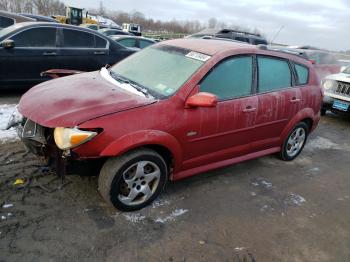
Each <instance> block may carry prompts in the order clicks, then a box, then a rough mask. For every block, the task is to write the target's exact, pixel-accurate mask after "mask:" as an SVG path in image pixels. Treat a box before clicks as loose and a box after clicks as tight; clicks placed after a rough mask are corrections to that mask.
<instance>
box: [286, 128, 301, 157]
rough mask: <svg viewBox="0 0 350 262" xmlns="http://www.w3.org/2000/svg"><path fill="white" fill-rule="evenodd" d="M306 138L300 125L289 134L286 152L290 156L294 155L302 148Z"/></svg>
mask: <svg viewBox="0 0 350 262" xmlns="http://www.w3.org/2000/svg"><path fill="white" fill-rule="evenodd" d="M305 139H306V133H305V130H304V129H303V128H301V127H299V128H297V129H295V130H294V131H293V133H292V134H291V135H290V136H289V139H288V142H287V154H288V156H290V157H294V156H296V155H297V154H298V153H299V152H300V150H301V149H302V147H303V145H304V143H305Z"/></svg>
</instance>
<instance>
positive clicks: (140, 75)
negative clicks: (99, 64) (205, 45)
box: [111, 45, 210, 98]
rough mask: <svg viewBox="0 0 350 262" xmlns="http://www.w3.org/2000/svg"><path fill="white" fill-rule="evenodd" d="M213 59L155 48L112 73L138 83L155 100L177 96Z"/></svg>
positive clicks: (141, 53) (139, 53) (123, 64)
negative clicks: (175, 94) (186, 83)
mask: <svg viewBox="0 0 350 262" xmlns="http://www.w3.org/2000/svg"><path fill="white" fill-rule="evenodd" d="M193 54H197V55H193ZM209 58H210V57H209V56H207V55H203V54H199V53H196V52H191V51H189V50H185V49H182V48H177V47H171V46H166V45H160V46H152V47H148V48H145V49H143V50H141V51H139V52H138V53H135V54H134V55H132V56H130V57H128V58H126V59H125V60H123V61H121V62H119V63H118V64H116V65H115V66H113V67H112V68H111V73H112V76H113V74H116V75H119V76H121V77H123V78H124V79H127V80H130V81H132V82H134V83H137V84H138V85H140V86H142V87H143V88H145V89H147V90H148V92H149V93H150V94H152V95H153V96H154V97H158V98H164V97H169V96H171V95H173V94H174V93H175V92H176V91H177V90H178V89H179V88H180V87H181V86H182V85H183V84H184V83H185V82H186V81H187V80H188V79H189V78H190V77H191V76H192V75H193V74H194V73H195V72H196V71H197V70H198V69H199V68H200V67H201V66H202V65H203V64H204V61H206V60H208V59H209Z"/></svg>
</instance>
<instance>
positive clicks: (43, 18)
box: [20, 13, 58, 23]
mask: <svg viewBox="0 0 350 262" xmlns="http://www.w3.org/2000/svg"><path fill="white" fill-rule="evenodd" d="M20 15H22V16H26V17H29V18H33V19H35V20H36V21H38V22H51V23H58V21H57V20H55V19H53V18H52V17H49V16H43V15H34V14H26V13H20Z"/></svg>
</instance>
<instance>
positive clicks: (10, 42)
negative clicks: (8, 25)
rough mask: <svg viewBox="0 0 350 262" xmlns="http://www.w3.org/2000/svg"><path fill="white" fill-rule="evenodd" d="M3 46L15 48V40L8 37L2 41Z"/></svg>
mask: <svg viewBox="0 0 350 262" xmlns="http://www.w3.org/2000/svg"><path fill="white" fill-rule="evenodd" d="M1 47H3V48H5V49H10V48H14V47H15V41H13V40H11V39H7V40H4V41H2V42H1Z"/></svg>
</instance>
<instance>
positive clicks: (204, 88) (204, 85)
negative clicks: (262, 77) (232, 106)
mask: <svg viewBox="0 0 350 262" xmlns="http://www.w3.org/2000/svg"><path fill="white" fill-rule="evenodd" d="M252 79H253V58H252V57H251V56H240V57H234V58H230V59H228V60H225V61H224V62H222V63H220V64H219V65H218V66H216V67H215V68H214V69H213V70H212V71H211V72H210V73H209V74H208V75H207V76H206V77H205V78H204V80H202V82H201V84H200V91H201V92H208V93H212V94H214V95H216V96H217V97H218V99H219V100H228V99H233V98H238V97H243V96H248V95H250V94H251V90H252V83H253V80H252Z"/></svg>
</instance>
